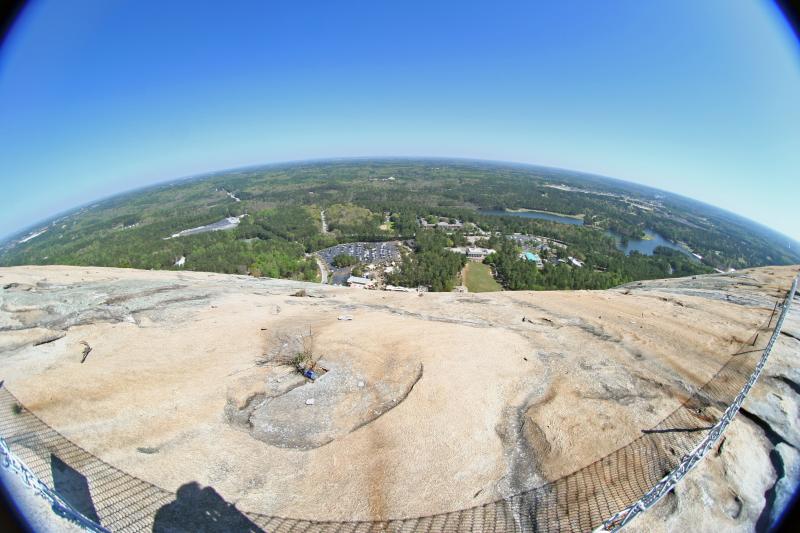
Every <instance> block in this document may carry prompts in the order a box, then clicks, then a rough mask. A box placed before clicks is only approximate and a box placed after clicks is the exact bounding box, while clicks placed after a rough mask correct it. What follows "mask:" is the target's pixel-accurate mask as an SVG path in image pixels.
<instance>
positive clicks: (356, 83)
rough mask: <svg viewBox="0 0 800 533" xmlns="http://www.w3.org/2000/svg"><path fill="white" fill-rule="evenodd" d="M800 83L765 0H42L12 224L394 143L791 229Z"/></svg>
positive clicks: (2, 168)
mask: <svg viewBox="0 0 800 533" xmlns="http://www.w3.org/2000/svg"><path fill="white" fill-rule="evenodd" d="M209 4H210V3H209ZM798 95H800V53H799V51H798V44H797V41H796V40H795V38H794V36H793V35H792V33H791V30H790V28H789V27H788V26H787V24H786V23H785V21H784V20H783V19H782V17H781V15H780V12H779V11H778V9H777V8H776V7H775V6H774V5H773V4H772V3H770V2H759V1H755V0H730V1H729V0H704V1H702V2H697V1H694V0H690V1H683V0H663V1H661V0H654V1H648V2H641V1H615V2H592V1H588V2H577V1H576V2H548V3H546V4H545V3H539V2H530V1H515V2H510V1H493V2H485V3H484V2H474V3H470V2H435V3H434V2H416V1H404V2H375V1H374V0H372V1H356V2H353V1H346V2H330V1H319V2H312V1H305V2H272V1H262V2H237V3H235V4H234V3H230V4H226V7H225V8H224V9H222V8H219V7H214V6H212V5H204V3H201V2H178V1H171V2H150V1H143V0H139V1H135V2H134V1H130V2H124V1H121V2H105V1H102V0H96V1H83V0H80V1H76V2H52V1H40V2H32V3H31V5H30V6H29V7H28V8H27V9H26V11H25V12H23V14H22V16H21V17H20V19H19V21H18V23H17V25H16V27H15V28H14V29H13V30H12V33H11V34H10V35H9V38H8V39H7V41H6V43H5V46H4V48H3V50H0V185H2V191H3V193H2V197H3V200H4V201H3V209H2V210H0V235H5V234H8V233H11V232H13V231H16V230H19V229H22V228H23V227H25V226H28V225H30V224H32V223H34V222H36V221H38V220H41V219H44V218H45V217H47V216H50V215H52V214H55V213H56V212H59V211H62V210H64V209H67V208H70V207H73V206H75V205H77V204H80V203H84V202H88V201H90V200H93V199H96V198H99V197H103V196H107V195H109V194H112V193H114V192H119V191H123V190H127V189H131V188H136V187H139V186H142V185H146V184H149V183H154V182H158V181H163V180H166V179H171V178H176V177H180V176H186V175H191V174H195V173H203V172H208V171H211V170H217V169H225V168H230V167H239V166H244V165H252V164H260V163H270V162H276V161H286V160H298V159H308V158H325V157H344V156H385V155H387V156H398V155H399V156H444V157H469V158H484V159H493V160H507V161H518V162H528V163H534V164H542V165H548V166H556V167H563V168H569V169H577V170H582V171H586V172H592V173H597V174H603V175H608V176H611V177H616V178H620V179H627V180H630V181H634V182H638V183H644V184H647V185H651V186H654V187H658V188H662V189H665V190H668V191H672V192H677V193H680V194H684V195H686V196H689V197H692V198H696V199H698V200H702V201H705V202H708V203H711V204H714V205H717V206H719V207H723V208H726V209H729V210H731V211H734V212H736V213H739V214H741V215H744V216H746V217H749V218H752V219H753V220H756V221H758V222H761V223H764V224H766V225H768V226H770V227H772V228H774V229H777V230H779V231H781V232H783V233H785V234H787V235H789V236H791V237H793V238H795V239H800V209H797V200H796V198H797V183H798V181H800V180H798V169H800V97H798Z"/></svg>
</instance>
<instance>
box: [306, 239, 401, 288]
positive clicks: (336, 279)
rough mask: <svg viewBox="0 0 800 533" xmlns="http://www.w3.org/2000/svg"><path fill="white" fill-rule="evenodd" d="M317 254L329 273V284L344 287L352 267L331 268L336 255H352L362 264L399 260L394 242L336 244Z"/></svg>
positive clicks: (397, 249) (396, 244)
mask: <svg viewBox="0 0 800 533" xmlns="http://www.w3.org/2000/svg"><path fill="white" fill-rule="evenodd" d="M317 254H318V255H319V256H320V257H321V258H322V260H323V261H325V263H326V264H327V265H328V268H329V269H330V272H331V279H330V283H331V284H333V285H344V283H345V282H346V280H347V278H348V277H349V276H350V272H351V271H352V270H353V267H345V268H337V267H335V266H333V258H334V257H336V256H337V255H341V254H346V255H352V256H353V257H355V258H356V259H358V260H359V261H360V262H361V263H364V264H370V263H372V264H380V263H387V262H389V261H398V260H400V249H399V248H398V243H396V242H350V243H346V244H337V245H336V246H331V247H330V248H325V249H324V250H320V251H318V252H317Z"/></svg>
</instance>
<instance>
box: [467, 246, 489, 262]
mask: <svg viewBox="0 0 800 533" xmlns="http://www.w3.org/2000/svg"><path fill="white" fill-rule="evenodd" d="M494 252H495V251H494V250H493V249H492V248H467V259H469V260H471V261H483V260H484V258H485V257H486V256H487V255H490V254H493V253H494Z"/></svg>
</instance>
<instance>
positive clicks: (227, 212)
mask: <svg viewBox="0 0 800 533" xmlns="http://www.w3.org/2000/svg"><path fill="white" fill-rule="evenodd" d="M389 177H392V178H393V179H391V180H389V179H388V178H389ZM228 192H230V193H233V194H234V195H235V196H237V197H238V198H240V199H241V201H240V202H236V201H235V200H234V199H232V198H231V197H230V196H229V195H228ZM492 208H499V209H505V208H527V209H541V210H545V211H550V212H556V213H563V214H568V215H578V214H582V215H583V217H584V225H583V226H580V225H567V224H559V223H555V222H550V221H546V220H538V219H532V218H522V217H512V216H490V215H487V214H484V213H482V212H481V209H492ZM322 210H324V211H325V215H326V221H327V225H328V230H329V231H328V232H326V233H323V232H322V221H321V218H320V212H321V211H322ZM241 215H246V216H243V217H242V218H241V221H240V222H239V225H238V227H236V228H235V229H228V230H223V231H213V232H207V233H197V234H194V235H186V236H180V237H175V238H172V235H174V234H176V233H178V232H181V231H183V230H187V229H189V228H197V227H200V226H204V225H208V224H213V223H215V222H218V221H220V220H222V219H224V218H225V217H237V216H241ZM439 217H445V218H447V219H452V220H459V221H462V222H464V223H465V227H467V228H471V229H472V230H474V229H475V226H477V227H480V228H481V229H482V230H483V231H485V232H488V233H490V234H492V236H491V239H489V240H490V241H491V245H492V246H494V247H495V248H496V249H498V250H499V253H498V254H497V256H496V257H494V258H492V259H491V262H492V267H493V268H494V270H495V271H496V272H497V275H498V278H499V279H500V281H501V282H502V283H503V285H504V286H505V287H506V288H507V289H512V290H513V289H521V288H525V289H546V288H547V289H553V288H555V289H564V288H605V287H610V286H614V285H616V284H619V283H624V282H626V281H632V280H637V279H649V278H655V277H666V276H679V275H689V274H698V273H704V272H709V271H711V269H712V268H720V269H727V268H730V267H733V268H737V269H738V268H744V267H749V266H760V265H766V264H790V263H800V252H798V250H800V245H798V244H797V243H792V242H790V241H789V240H788V239H785V238H782V237H779V236H776V235H775V234H774V233H770V232H769V231H766V230H764V229H763V228H761V229H758V228H755V226H753V227H751V226H750V225H748V223H747V221H744V220H743V219H741V218H738V217H736V216H734V215H732V214H730V213H726V212H724V211H721V210H719V209H715V208H711V207H709V206H703V205H702V204H699V203H697V202H693V201H690V200H688V199H685V198H681V197H678V196H675V195H670V194H668V193H662V192H659V191H653V190H652V189H648V188H646V187H642V186H638V185H633V184H625V183H623V182H619V181H615V180H609V179H606V178H599V177H596V176H587V175H582V174H578V173H571V172H567V171H559V170H554V169H545V168H539V167H530V166H522V165H500V164H490V163H481V162H470V161H447V160H434V161H426V160H419V161H416V160H401V159H395V160H374V161H365V160H359V161H333V162H314V163H301V164H291V165H273V166H269V167H263V168H252V169H246V170H237V171H230V172H221V173H218V174H214V175H210V176H205V177H202V178H198V179H188V180H181V181H176V182H171V183H165V184H160V185H158V186H155V187H151V188H148V189H143V190H139V191H133V192H129V193H125V194H122V195H118V196H115V197H113V198H109V199H107V200H103V201H100V202H96V203H94V204H92V205H89V206H84V207H81V208H78V209H75V210H73V211H72V212H70V213H67V214H64V215H61V216H58V217H56V218H55V219H53V220H50V221H48V222H46V223H42V224H40V225H38V226H35V227H33V228H30V230H28V232H27V233H33V232H34V231H41V230H42V229H45V230H46V231H45V232H44V233H42V234H41V235H39V236H37V237H35V238H32V239H30V240H28V241H27V242H19V241H20V239H21V238H22V237H24V236H25V235H26V233H22V234H20V235H17V236H15V238H13V239H10V240H9V241H7V242H6V243H4V244H2V245H0V265H2V266H8V265H24V264H67V265H97V266H113V267H131V268H142V269H177V268H184V269H189V270H202V271H213V272H226V273H249V274H251V275H262V276H272V277H287V278H296V279H307V280H313V279H316V277H317V267H316V264H315V261H314V260H313V258H309V257H308V256H307V254H310V253H313V252H315V251H317V250H320V249H323V248H326V247H329V246H332V245H334V244H337V243H345V242H353V241H384V240H413V241H414V242H415V244H414V251H413V252H412V253H410V254H408V255H407V257H406V258H405V260H404V261H403V263H402V265H401V268H400V269H399V271H398V272H396V273H395V274H394V277H393V279H392V281H393V282H394V283H398V284H405V285H408V286H417V285H427V286H430V287H431V289H432V290H449V289H450V288H452V286H453V284H454V283H455V279H456V276H457V274H458V272H459V270H460V269H461V267H462V266H463V259H464V258H463V256H462V255H460V254H453V253H451V252H448V251H446V250H445V249H444V248H445V247H448V246H459V245H464V244H465V243H466V240H465V232H455V233H452V234H444V233H439V232H433V231H431V232H430V235H429V234H428V232H427V231H426V232H423V231H421V230H420V228H419V225H418V219H420V218H425V219H428V220H431V221H434V220H438V219H439ZM473 225H474V226H473ZM609 229H611V230H613V231H614V232H616V233H617V234H618V235H620V236H621V237H622V238H623V239H625V238H631V239H633V238H638V237H641V236H642V234H643V232H644V230H645V229H647V230H651V231H655V232H657V233H659V234H661V235H662V236H663V237H665V238H668V239H671V240H673V241H680V242H683V243H686V245H688V246H689V247H691V249H693V250H695V251H697V252H698V253H700V254H701V255H703V263H702V264H697V263H693V262H691V261H689V260H688V259H687V258H686V256H685V255H684V254H681V253H680V252H676V251H674V250H667V249H659V250H657V252H656V253H655V254H654V255H652V256H644V255H638V254H634V255H631V256H625V255H624V254H622V253H621V252H620V251H619V250H618V249H617V245H616V243H615V241H614V239H612V238H611V237H609V236H608V235H606V234H605V230H609ZM496 232H499V233H501V234H504V235H510V234H512V233H515V232H516V233H523V234H532V235H538V236H542V237H546V238H549V239H555V240H558V241H560V242H563V243H565V248H563V249H562V248H554V249H551V250H550V252H549V253H550V254H551V255H552V256H551V257H549V259H551V260H552V259H554V258H555V259H557V258H564V257H566V256H573V257H576V258H579V259H580V260H581V261H584V262H585V265H584V267H583V268H573V267H571V266H569V265H565V264H557V265H556V264H549V263H548V264H547V265H546V267H545V268H544V269H543V270H541V271H536V269H535V267H533V266H532V265H530V264H527V263H524V262H521V261H520V260H519V258H518V257H517V255H516V254H517V253H518V251H517V250H516V249H514V248H513V246H512V245H511V243H508V242H505V241H504V240H503V239H502V238H499V237H497V236H496V235H494V233H496ZM486 244H488V241H487V243H486ZM181 257H185V264H184V265H183V266H181V267H179V266H176V264H175V263H176V262H177V261H178V260H179V259H180V258H181ZM532 269H533V270H532Z"/></svg>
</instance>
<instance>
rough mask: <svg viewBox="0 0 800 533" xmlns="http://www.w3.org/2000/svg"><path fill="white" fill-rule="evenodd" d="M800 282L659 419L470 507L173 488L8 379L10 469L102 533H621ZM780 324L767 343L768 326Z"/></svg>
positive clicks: (0, 408) (690, 452) (747, 375)
mask: <svg viewBox="0 0 800 533" xmlns="http://www.w3.org/2000/svg"><path fill="white" fill-rule="evenodd" d="M796 287H797V280H795V281H794V282H793V284H792V288H791V290H790V291H789V294H788V296H787V298H786V299H785V300H784V301H783V302H782V303H781V302H779V303H777V304H776V307H775V309H773V312H772V314H771V315H770V316H769V318H768V319H765V321H764V323H763V325H762V326H761V327H760V328H759V329H758V331H756V332H755V333H754V335H753V337H751V339H752V340H751V341H749V342H748V343H744V344H743V345H742V346H741V347H740V349H739V350H737V352H736V353H735V354H733V355H731V357H730V358H729V360H728V361H727V362H726V364H725V365H724V366H723V367H722V368H721V369H720V370H719V371H718V372H717V374H715V375H714V376H713V377H712V378H711V380H709V381H708V382H707V383H705V384H704V385H703V386H702V387H700V388H699V389H698V390H697V391H696V392H695V393H694V394H692V395H691V396H690V397H689V399H688V400H687V401H686V402H685V403H684V404H683V405H681V406H680V407H678V408H677V409H675V410H674V411H673V412H672V413H670V414H669V416H667V417H666V418H664V419H663V420H662V421H661V422H660V423H659V424H657V425H656V426H655V427H653V428H650V429H648V430H644V431H642V434H641V435H640V436H639V437H638V438H636V439H635V440H633V441H632V442H630V443H628V444H626V445H625V446H623V447H621V448H619V449H617V450H616V451H614V452H612V453H610V454H609V455H607V456H605V457H603V458H602V459H599V460H598V461H596V462H594V463H592V464H590V465H587V466H585V467H583V468H581V469H579V470H577V471H575V472H573V473H571V474H568V475H566V476H564V477H562V478H559V479H557V480H554V481H552V482H549V483H547V484H545V485H542V486H540V487H536V488H533V489H531V490H528V491H525V492H522V493H520V494H517V495H515V496H512V497H509V498H506V499H502V500H498V501H495V502H491V503H487V504H484V505H480V506H476V507H472V508H469V509H463V510H458V511H452V512H449V513H441V514H436V515H430V516H424V517H413V518H400V519H395V520H385V521H350V522H347V521H343V522H337V521H316V520H306V519H297V518H284V517H276V516H269V515H264V514H259V513H254V512H248V511H241V510H239V509H237V508H236V507H235V506H233V505H231V504H228V503H227V502H225V501H224V499H222V497H221V496H219V495H218V494H217V493H216V492H215V491H214V490H213V489H212V488H211V487H206V488H200V487H199V486H198V485H197V484H191V483H190V484H187V485H184V486H183V487H181V489H179V490H178V492H177V494H176V493H172V492H169V491H166V490H164V489H162V488H160V487H157V486H155V485H153V484H151V483H149V482H147V481H144V480H141V479H139V478H137V477H135V476H132V475H130V474H128V473H126V472H123V471H121V470H119V469H117V468H115V467H114V466H112V465H110V464H108V463H106V462H104V461H103V460H102V459H100V458H98V457H96V456H94V455H93V454H91V453H89V452H88V451H86V450H84V449H83V448H81V447H79V446H78V445H76V444H75V443H73V442H71V441H69V440H68V439H66V438H65V437H64V436H63V435H61V434H60V433H58V432H57V431H55V430H54V429H53V428H51V427H49V426H48V425H47V424H45V423H44V422H43V421H42V420H41V419H39V418H38V417H37V416H36V415H35V414H34V413H32V412H31V411H29V410H27V409H25V408H24V406H23V405H22V404H21V403H20V402H19V401H18V400H17V399H16V398H15V397H14V396H13V394H11V392H9V391H8V389H6V388H5V387H2V388H0V436H2V440H0V455H2V466H3V467H5V468H6V469H8V470H10V471H12V472H14V473H15V474H16V475H18V476H20V477H22V478H23V480H24V481H25V482H26V484H27V485H28V486H29V487H31V488H32V489H33V490H35V491H36V492H37V493H38V494H39V495H40V496H42V497H43V498H45V499H46V500H47V501H48V502H49V503H50V505H51V507H52V508H53V510H54V511H55V512H57V513H58V514H59V515H61V516H63V517H65V518H68V519H70V520H72V521H73V522H75V523H76V524H78V525H80V526H82V527H84V528H85V529H87V530H89V531H97V532H102V531H165V530H175V529H178V530H181V529H183V530H199V529H203V528H204V526H206V528H207V526H208V525H209V524H208V523H206V522H208V521H209V520H210V521H213V522H214V524H215V525H216V527H217V528H218V529H220V530H225V529H237V530H244V531H258V530H267V531H270V532H276V533H279V532H289V531H291V532H293V533H295V532H331V533H332V532H365V533H366V532H378V531H380V532H387V531H388V532H398V533H399V532H412V531H428V532H464V531H476V532H477V531H494V532H499V531H514V532H523V531H541V532H563V531H588V530H593V529H599V530H607V531H608V530H616V529H618V528H620V527H622V526H624V525H625V524H627V523H629V522H630V520H632V519H633V518H634V517H635V516H637V515H638V514H639V513H641V512H642V511H644V510H646V509H648V508H649V507H652V505H654V504H655V503H656V502H657V501H658V500H659V499H660V498H661V497H662V496H663V495H664V494H666V493H667V492H669V490H670V489H671V488H672V487H673V486H674V485H675V483H677V482H678V481H679V480H680V479H681V478H682V477H683V476H684V475H685V474H686V473H687V472H688V471H689V470H690V469H691V468H692V467H693V466H694V465H695V464H696V463H697V462H698V461H699V460H700V459H701V458H702V457H703V455H704V454H705V452H706V451H708V449H710V448H711V447H712V446H713V445H714V443H715V442H716V441H717V439H718V438H719V436H720V435H721V434H722V432H723V431H724V430H725V428H726V427H727V425H728V424H729V423H730V421H731V420H732V419H733V417H734V416H735V415H736V413H737V412H738V410H739V407H740V406H741V403H742V401H743V400H744V398H745V397H746V395H747V393H748V392H749V391H750V388H751V387H752V386H753V384H754V383H755V381H756V380H757V379H758V376H759V375H760V373H761V371H762V369H763V368H764V365H765V364H766V361H767V357H768V356H769V352H770V350H771V349H772V347H773V345H774V343H775V341H776V339H777V337H778V335H779V333H780V328H781V326H782V324H783V321H784V319H785V317H786V314H787V312H788V310H789V307H790V305H791V301H792V297H793V296H794V294H795V291H796ZM778 310H780V314H779V315H778V318H777V321H776V320H775V315H776V313H777V311H778ZM773 323H774V329H772V331H771V335H770V336H769V337H768V340H767V341H766V342H765V341H764V339H765V338H766V337H767V336H766V335H764V334H763V333H766V332H769V331H770V329H771V328H772V325H773ZM698 435H702V436H703V437H702V439H701V440H700V441H699V443H698V440H697V439H698ZM642 495H644V496H642ZM226 524H227V526H226Z"/></svg>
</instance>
